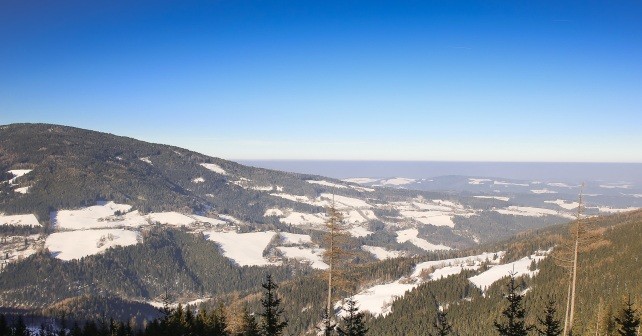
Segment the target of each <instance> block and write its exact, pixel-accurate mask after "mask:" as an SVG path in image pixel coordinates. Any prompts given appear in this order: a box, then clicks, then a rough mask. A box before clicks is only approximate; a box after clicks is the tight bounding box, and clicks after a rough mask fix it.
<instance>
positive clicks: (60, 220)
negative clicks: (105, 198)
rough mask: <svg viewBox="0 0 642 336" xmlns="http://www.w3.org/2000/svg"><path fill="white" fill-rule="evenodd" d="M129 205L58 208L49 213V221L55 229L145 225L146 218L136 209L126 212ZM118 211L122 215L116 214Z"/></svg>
mask: <svg viewBox="0 0 642 336" xmlns="http://www.w3.org/2000/svg"><path fill="white" fill-rule="evenodd" d="M130 210H131V205H127V204H117V203H114V202H106V203H99V204H97V205H94V206H90V207H86V208H81V209H76V210H60V211H56V212H52V213H51V223H52V224H53V225H54V227H55V228H56V229H69V230H82V229H97V228H107V227H120V226H128V227H139V226H142V225H146V224H148V223H147V220H146V219H145V218H144V217H143V216H141V215H140V214H139V213H138V211H133V212H128V211H130ZM117 212H120V213H121V214H123V213H124V215H121V216H117V215H116V213H117Z"/></svg>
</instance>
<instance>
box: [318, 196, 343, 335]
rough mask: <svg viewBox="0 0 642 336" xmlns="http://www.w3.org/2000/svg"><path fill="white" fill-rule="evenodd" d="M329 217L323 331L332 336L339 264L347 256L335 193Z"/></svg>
mask: <svg viewBox="0 0 642 336" xmlns="http://www.w3.org/2000/svg"><path fill="white" fill-rule="evenodd" d="M326 213H327V216H328V219H327V220H326V222H325V227H326V230H327V232H326V235H325V237H324V245H325V252H324V254H323V256H324V259H325V262H326V263H327V264H328V266H329V267H328V269H327V271H326V272H327V277H328V296H327V300H326V309H325V312H324V313H323V323H322V328H323V330H322V332H323V334H324V335H325V336H330V335H332V333H333V332H334V328H335V326H336V323H334V322H333V321H332V318H333V316H334V305H333V302H334V300H335V297H334V294H335V291H334V289H335V287H339V286H340V285H341V283H340V282H341V280H340V277H339V269H338V266H339V264H340V263H341V261H343V259H344V258H345V256H346V251H345V250H344V249H343V247H342V245H343V244H344V243H345V228H344V225H343V215H342V214H341V211H339V210H338V209H337V207H336V205H335V203H334V194H333V195H332V203H330V206H329V207H328V208H327V209H326Z"/></svg>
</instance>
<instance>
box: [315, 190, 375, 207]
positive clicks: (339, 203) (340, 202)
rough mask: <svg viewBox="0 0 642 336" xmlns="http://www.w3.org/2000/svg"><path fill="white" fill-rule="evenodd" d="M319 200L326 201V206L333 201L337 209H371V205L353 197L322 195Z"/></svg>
mask: <svg viewBox="0 0 642 336" xmlns="http://www.w3.org/2000/svg"><path fill="white" fill-rule="evenodd" d="M320 198H321V199H322V200H326V202H328V203H327V205H329V204H330V202H332V200H333V199H334V202H335V205H336V207H337V209H345V208H357V209H364V208H366V209H367V208H371V207H372V205H370V204H368V203H366V202H365V201H363V200H360V199H358V198H353V197H347V196H340V195H332V194H329V193H323V194H321V196H320Z"/></svg>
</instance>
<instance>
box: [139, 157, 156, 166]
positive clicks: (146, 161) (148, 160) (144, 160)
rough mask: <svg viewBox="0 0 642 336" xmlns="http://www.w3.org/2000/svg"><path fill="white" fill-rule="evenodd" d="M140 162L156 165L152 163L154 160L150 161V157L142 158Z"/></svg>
mask: <svg viewBox="0 0 642 336" xmlns="http://www.w3.org/2000/svg"><path fill="white" fill-rule="evenodd" d="M139 160H141V161H143V162H145V163H147V164H150V165H154V164H153V163H152V160H150V159H149V158H148V157H142V158H140V159H139Z"/></svg>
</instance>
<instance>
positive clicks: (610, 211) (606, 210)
mask: <svg viewBox="0 0 642 336" xmlns="http://www.w3.org/2000/svg"><path fill="white" fill-rule="evenodd" d="M597 209H598V210H599V211H600V212H606V213H618V212H627V211H633V210H637V209H639V208H637V207H628V208H621V209H617V208H611V207H605V206H600V207H597Z"/></svg>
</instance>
